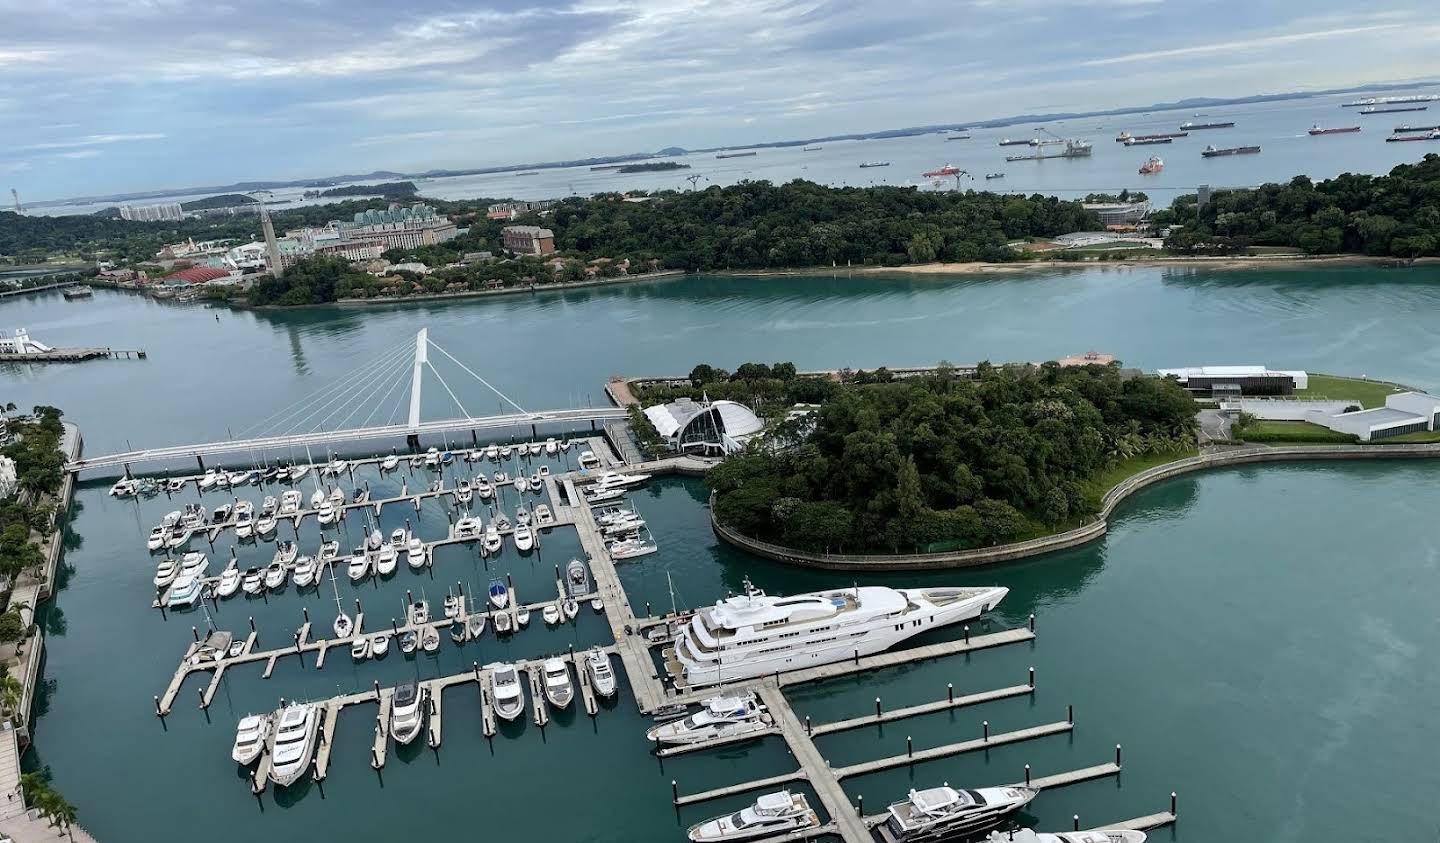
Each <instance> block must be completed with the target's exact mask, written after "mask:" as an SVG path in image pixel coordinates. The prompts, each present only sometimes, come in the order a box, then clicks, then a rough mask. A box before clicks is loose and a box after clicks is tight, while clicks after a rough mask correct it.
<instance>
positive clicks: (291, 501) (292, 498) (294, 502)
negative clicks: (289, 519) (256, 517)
mask: <svg viewBox="0 0 1440 843" xmlns="http://www.w3.org/2000/svg"><path fill="white" fill-rule="evenodd" d="M304 499H305V496H304V495H302V494H300V492H298V491H296V490H295V489H286V490H285V491H284V492H282V493H281V494H280V514H281V515H294V514H295V513H297V512H299V511H300V504H301V503H302V502H303V501H304Z"/></svg>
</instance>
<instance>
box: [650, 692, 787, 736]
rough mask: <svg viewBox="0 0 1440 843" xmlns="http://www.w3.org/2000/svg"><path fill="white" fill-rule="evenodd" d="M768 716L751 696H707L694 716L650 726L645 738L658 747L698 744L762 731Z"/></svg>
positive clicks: (768, 726) (767, 722)
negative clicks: (662, 745) (663, 745)
mask: <svg viewBox="0 0 1440 843" xmlns="http://www.w3.org/2000/svg"><path fill="white" fill-rule="evenodd" d="M770 725H771V718H770V714H769V713H768V712H767V711H766V710H765V706H763V705H761V704H760V703H759V701H757V700H756V699H755V695H754V694H753V693H750V694H742V695H739V696H724V697H710V698H709V699H706V700H703V701H702V702H701V708H700V710H699V711H697V712H695V713H694V714H691V715H688V716H686V717H682V718H680V719H679V720H671V721H669V722H668V723H661V724H659V725H658V726H652V727H650V729H649V731H647V732H646V733H645V737H647V738H649V739H650V740H652V741H654V742H655V743H658V744H672V745H683V744H697V743H706V742H708V741H715V740H721V739H724V738H733V737H738V736H740V735H750V734H754V733H756V732H763V731H765V730H766V729H769V728H770Z"/></svg>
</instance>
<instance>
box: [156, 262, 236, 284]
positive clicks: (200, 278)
mask: <svg viewBox="0 0 1440 843" xmlns="http://www.w3.org/2000/svg"><path fill="white" fill-rule="evenodd" d="M229 277H230V273H229V272H227V271H225V270H223V269H216V268H214V267H211V266H196V267H191V268H190V269H182V270H180V271H179V272H176V273H174V274H172V275H168V276H166V278H165V281H166V282H167V283H168V282H177V281H178V282H180V283H184V284H204V283H207V282H209V281H218V280H220V279H221V278H229Z"/></svg>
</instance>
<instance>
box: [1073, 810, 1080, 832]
mask: <svg viewBox="0 0 1440 843" xmlns="http://www.w3.org/2000/svg"><path fill="white" fill-rule="evenodd" d="M1072 819H1073V820H1074V823H1075V830H1076V831H1079V830H1080V815H1079V814H1075V815H1073V817H1072Z"/></svg>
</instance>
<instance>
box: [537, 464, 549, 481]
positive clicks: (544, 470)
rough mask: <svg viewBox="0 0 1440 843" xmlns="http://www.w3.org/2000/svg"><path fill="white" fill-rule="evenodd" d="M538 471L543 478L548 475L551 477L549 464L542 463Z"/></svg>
mask: <svg viewBox="0 0 1440 843" xmlns="http://www.w3.org/2000/svg"><path fill="white" fill-rule="evenodd" d="M536 473H537V474H539V475H540V477H541V478H542V479H543V478H546V477H549V476H550V466H548V465H542V466H540V468H539V469H537V470H536Z"/></svg>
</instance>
